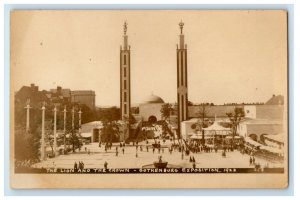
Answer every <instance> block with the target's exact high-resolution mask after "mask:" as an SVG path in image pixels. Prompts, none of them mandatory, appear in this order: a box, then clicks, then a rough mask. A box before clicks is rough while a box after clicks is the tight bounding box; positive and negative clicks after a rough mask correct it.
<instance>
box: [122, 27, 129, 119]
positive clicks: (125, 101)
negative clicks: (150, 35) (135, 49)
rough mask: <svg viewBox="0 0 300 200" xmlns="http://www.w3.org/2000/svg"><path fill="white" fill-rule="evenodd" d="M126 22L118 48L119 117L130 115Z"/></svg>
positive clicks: (125, 117)
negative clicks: (120, 44)
mask: <svg viewBox="0 0 300 200" xmlns="http://www.w3.org/2000/svg"><path fill="white" fill-rule="evenodd" d="M126 32H127V22H125V23H124V35H123V39H124V44H123V47H122V46H121V48H120V108H121V118H122V119H123V120H124V119H129V117H130V108H131V104H130V103H131V102H130V100H131V99H130V46H129V45H128V36H127V35H126Z"/></svg>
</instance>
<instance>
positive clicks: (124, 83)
mask: <svg viewBox="0 0 300 200" xmlns="http://www.w3.org/2000/svg"><path fill="white" fill-rule="evenodd" d="M124 89H125V90H126V80H124Z"/></svg>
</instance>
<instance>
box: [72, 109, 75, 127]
mask: <svg viewBox="0 0 300 200" xmlns="http://www.w3.org/2000/svg"><path fill="white" fill-rule="evenodd" d="M74 113H75V110H74V106H73V108H72V130H73V131H74Z"/></svg>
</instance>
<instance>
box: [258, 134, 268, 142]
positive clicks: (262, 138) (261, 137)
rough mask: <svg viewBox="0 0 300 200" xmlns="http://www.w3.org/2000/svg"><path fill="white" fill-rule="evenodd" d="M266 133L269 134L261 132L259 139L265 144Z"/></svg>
mask: <svg viewBox="0 0 300 200" xmlns="http://www.w3.org/2000/svg"><path fill="white" fill-rule="evenodd" d="M265 135H267V134H266V133H263V134H261V135H260V137H259V140H260V141H261V142H262V143H263V144H265Z"/></svg>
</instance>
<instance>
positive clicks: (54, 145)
mask: <svg viewBox="0 0 300 200" xmlns="http://www.w3.org/2000/svg"><path fill="white" fill-rule="evenodd" d="M56 111H57V109H56V106H54V130H53V134H54V137H53V138H54V144H53V147H54V155H53V156H56V146H57V144H56Z"/></svg>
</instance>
